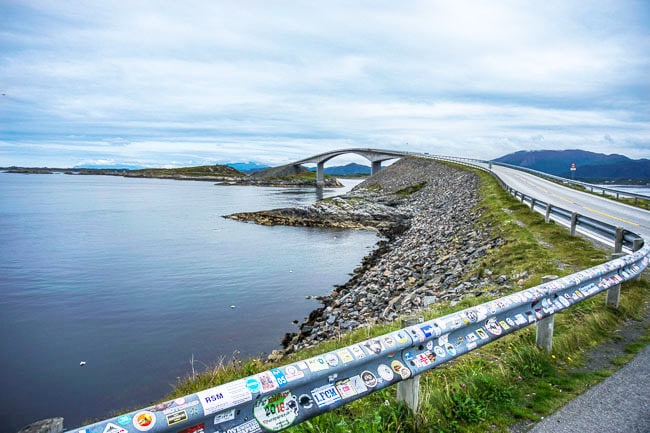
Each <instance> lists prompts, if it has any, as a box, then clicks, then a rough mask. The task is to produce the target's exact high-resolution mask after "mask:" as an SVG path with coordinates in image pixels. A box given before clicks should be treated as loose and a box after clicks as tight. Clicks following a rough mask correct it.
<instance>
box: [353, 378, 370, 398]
mask: <svg viewBox="0 0 650 433" xmlns="http://www.w3.org/2000/svg"><path fill="white" fill-rule="evenodd" d="M350 383H352V386H354V389H356V390H357V394H361V393H362V392H366V391H368V387H367V386H366V384H365V383H364V382H363V379H361V376H352V377H351V378H350Z"/></svg>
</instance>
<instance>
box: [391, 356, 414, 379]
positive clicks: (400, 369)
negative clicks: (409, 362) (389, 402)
mask: <svg viewBox="0 0 650 433" xmlns="http://www.w3.org/2000/svg"><path fill="white" fill-rule="evenodd" d="M390 367H391V368H392V369H393V371H394V372H395V373H397V374H399V375H400V376H401V377H402V379H408V378H409V377H411V370H409V369H408V368H406V367H404V365H403V364H402V363H401V362H399V361H397V360H395V361H393V362H391V363H390Z"/></svg>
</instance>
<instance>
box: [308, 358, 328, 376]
mask: <svg viewBox="0 0 650 433" xmlns="http://www.w3.org/2000/svg"><path fill="white" fill-rule="evenodd" d="M307 365H308V366H309V369H310V370H311V371H313V372H316V371H321V370H327V369H328V368H329V366H328V365H327V362H325V358H323V357H322V356H317V357H315V358H311V359H308V360H307Z"/></svg>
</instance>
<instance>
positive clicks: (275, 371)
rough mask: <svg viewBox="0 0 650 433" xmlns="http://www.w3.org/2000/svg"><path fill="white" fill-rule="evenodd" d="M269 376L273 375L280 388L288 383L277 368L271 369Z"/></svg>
mask: <svg viewBox="0 0 650 433" xmlns="http://www.w3.org/2000/svg"><path fill="white" fill-rule="evenodd" d="M271 374H272V375H273V377H274V378H275V381H276V382H277V383H278V385H279V386H280V387H283V386H287V383H289V381H288V380H287V378H286V377H285V375H284V373H282V370H280V369H279V368H272V369H271Z"/></svg>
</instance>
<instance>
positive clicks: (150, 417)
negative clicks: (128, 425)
mask: <svg viewBox="0 0 650 433" xmlns="http://www.w3.org/2000/svg"><path fill="white" fill-rule="evenodd" d="M154 425H156V414H154V413H153V412H149V411H148V410H143V411H141V412H138V413H136V414H135V415H133V427H135V428H136V429H138V430H140V431H149V430H151V429H152V428H153V426H154Z"/></svg>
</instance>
